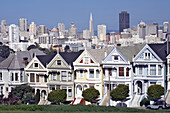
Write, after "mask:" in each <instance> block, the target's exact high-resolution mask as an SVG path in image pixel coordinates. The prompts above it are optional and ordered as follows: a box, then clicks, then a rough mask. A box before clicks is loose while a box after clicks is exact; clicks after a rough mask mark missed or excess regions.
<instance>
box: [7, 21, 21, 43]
mask: <svg viewBox="0 0 170 113" xmlns="http://www.w3.org/2000/svg"><path fill="white" fill-rule="evenodd" d="M19 41H20V38H19V27H18V26H17V25H15V24H11V25H10V26H9V43H18V42H19Z"/></svg>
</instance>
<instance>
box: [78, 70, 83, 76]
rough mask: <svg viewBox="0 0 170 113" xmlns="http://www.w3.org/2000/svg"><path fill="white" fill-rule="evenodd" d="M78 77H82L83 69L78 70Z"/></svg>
mask: <svg viewBox="0 0 170 113" xmlns="http://www.w3.org/2000/svg"><path fill="white" fill-rule="evenodd" d="M79 78H83V70H80V73H79Z"/></svg>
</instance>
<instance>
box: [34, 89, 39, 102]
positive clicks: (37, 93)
mask: <svg viewBox="0 0 170 113" xmlns="http://www.w3.org/2000/svg"><path fill="white" fill-rule="evenodd" d="M39 101H40V90H39V89H37V92H36V95H35V104H38V103H39Z"/></svg>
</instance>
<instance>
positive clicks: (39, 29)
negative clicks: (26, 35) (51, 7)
mask: <svg viewBox="0 0 170 113" xmlns="http://www.w3.org/2000/svg"><path fill="white" fill-rule="evenodd" d="M47 33H48V29H47V28H46V27H45V25H39V26H37V35H43V34H47Z"/></svg>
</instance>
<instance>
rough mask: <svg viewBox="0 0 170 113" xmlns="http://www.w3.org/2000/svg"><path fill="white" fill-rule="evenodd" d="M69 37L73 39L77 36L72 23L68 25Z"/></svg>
mask: <svg viewBox="0 0 170 113" xmlns="http://www.w3.org/2000/svg"><path fill="white" fill-rule="evenodd" d="M69 35H70V36H74V37H75V36H76V35H77V28H76V27H75V24H74V23H71V24H70V29H69Z"/></svg>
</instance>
